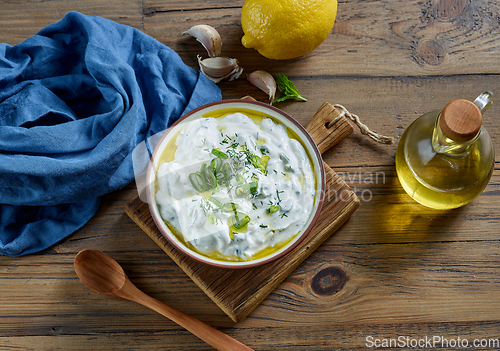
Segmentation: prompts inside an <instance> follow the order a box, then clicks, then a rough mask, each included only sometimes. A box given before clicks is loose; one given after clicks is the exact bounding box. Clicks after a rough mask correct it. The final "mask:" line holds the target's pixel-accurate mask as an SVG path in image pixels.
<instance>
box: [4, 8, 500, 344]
mask: <svg viewBox="0 0 500 351" xmlns="http://www.w3.org/2000/svg"><path fill="white" fill-rule="evenodd" d="M242 4H243V1H242V0H238V1H234V2H230V1H228V0H223V1H215V0H208V1H198V0H195V1H190V2H187V1H184V0H172V1H159V0H155V1H148V0H145V1H144V2H142V1H114V2H110V3H103V2H98V1H96V0H79V1H63V0H52V1H5V0H4V1H0V42H6V43H9V44H11V45H14V44H16V43H18V42H20V41H22V40H24V39H26V38H27V37H28V36H30V35H34V34H35V33H36V32H37V31H38V30H39V29H41V28H42V27H43V26H45V25H47V24H49V23H51V22H52V21H55V20H58V19H60V18H62V16H63V14H64V13H65V12H67V11H69V10H77V11H81V12H83V13H88V14H96V15H99V14H100V15H103V16H105V17H107V18H110V19H113V20H116V21H118V22H120V23H125V24H131V25H133V26H134V27H136V28H139V29H141V30H143V31H145V32H146V33H147V34H150V35H152V36H153V37H155V38H156V39H158V40H160V41H161V42H163V43H165V44H167V45H169V46H171V47H172V48H173V49H175V51H176V52H178V53H179V54H180V56H181V58H182V59H183V60H184V62H186V64H188V65H189V66H191V67H193V68H195V69H196V68H197V62H196V55H197V54H201V55H205V52H204V50H203V48H202V47H201V46H200V45H199V44H198V43H197V42H196V41H194V39H192V38H189V37H186V36H180V33H182V31H184V30H186V29H187V28H189V27H190V26H191V25H192V24H199V23H208V24H212V25H213V26H215V27H216V28H217V29H218V30H219V31H220V32H221V35H222V40H223V53H224V54H225V55H228V56H232V57H237V58H238V59H240V61H242V65H243V67H244V68H245V72H251V71H252V70H254V69H265V70H267V71H269V72H271V73H273V74H276V73H284V74H286V75H287V76H289V77H290V79H291V80H292V81H294V83H295V84H296V85H297V87H298V89H299V90H300V92H301V95H303V96H305V97H307V98H308V101H307V102H305V103H302V102H294V101H287V102H284V103H281V104H279V105H277V107H279V108H281V109H283V110H284V111H286V112H288V113H289V114H291V115H293V116H294V117H295V118H297V119H298V120H299V121H300V122H301V123H302V124H303V125H306V124H307V123H308V121H309V118H310V116H311V115H312V114H313V113H314V112H315V111H316V110H317V109H318V108H319V107H320V106H321V104H322V103H323V102H325V101H328V102H330V103H332V104H333V103H340V104H342V105H344V106H345V107H346V108H347V109H348V110H349V111H351V112H352V113H355V114H357V115H359V116H360V117H361V119H362V120H363V122H365V123H366V124H367V125H368V126H369V127H370V128H371V129H374V130H375V131H377V132H379V133H381V134H384V135H390V136H393V137H395V138H398V137H400V136H401V134H402V133H403V131H404V129H406V127H408V125H409V124H410V123H411V122H412V121H413V120H415V119H416V118H417V117H418V116H420V115H422V114H423V113H425V112H429V111H431V110H435V109H440V108H443V107H444V106H445V105H446V104H447V103H448V102H450V101H452V100H454V99H459V98H464V99H469V100H471V99H474V98H475V97H476V96H477V95H478V94H479V93H481V92H482V91H483V90H492V91H493V92H494V93H496V94H497V95H498V94H499V93H500V79H499V75H500V66H499V65H498V59H499V48H500V44H499V43H500V33H499V3H498V2H497V1H493V0H472V1H463V0H453V1H443V0H430V1H417V0H400V1H396V0H393V1H382V0H381V1H361V0H353V1H349V2H346V1H341V2H339V11H338V17H337V21H336V24H335V26H334V30H333V32H332V33H331V34H330V36H329V37H328V38H327V40H326V41H325V42H324V43H323V44H322V45H321V46H320V47H319V48H318V49H317V50H315V51H313V52H312V53H311V54H309V55H306V56H305V57H303V58H300V59H297V60H291V61H286V62H275V61H270V60H267V59H264V58H262V57H260V56H259V55H258V54H257V53H256V52H254V51H253V50H247V49H244V48H242V47H241V44H240V43H239V40H240V37H241V35H242V31H241V27H240V22H239V13H240V6H241V5H242ZM441 48H442V49H444V51H445V53H444V54H443V51H442V49H441ZM440 53H441V54H440ZM244 75H245V73H244ZM244 75H243V76H242V78H240V79H239V80H237V81H234V82H222V83H220V84H219V87H220V88H221V91H222V95H223V97H224V98H226V99H228V98H239V97H241V96H244V95H247V94H250V95H252V96H254V97H256V98H257V99H258V100H260V101H266V99H267V97H266V95H265V94H264V93H263V92H260V91H259V90H258V89H257V88H255V87H253V86H252V85H251V84H249V83H248V82H247V81H246V80H245V79H244ZM498 116H500V105H499V104H498V101H496V102H494V104H493V106H492V107H491V108H490V109H489V110H488V111H487V112H486V114H485V116H484V120H483V124H484V126H485V128H486V129H487V130H488V132H489V133H490V135H491V137H492V139H493V144H494V146H495V152H496V158H495V169H494V172H493V177H492V179H491V181H490V183H489V185H488V186H487V188H486V189H485V191H484V193H483V194H482V195H481V196H479V197H478V198H477V199H476V200H474V201H473V202H472V203H471V204H469V205H467V206H465V207H463V208H460V209H457V210H452V211H437V212H436V211H433V210H430V209H427V208H424V207H422V206H420V205H418V204H416V203H415V202H413V201H412V200H411V199H410V198H409V197H408V196H407V195H406V194H405V193H404V190H403V189H402V188H401V186H400V185H399V182H398V179H397V176H396V172H395V168H394V154H395V149H396V145H393V146H380V145H376V144H374V143H373V142H372V141H370V140H368V139H366V138H365V137H363V136H361V135H360V133H359V131H357V130H355V131H354V132H353V133H352V134H351V135H349V137H347V138H346V139H344V140H343V141H342V142H340V143H339V144H338V145H336V146H335V147H334V148H333V149H331V150H329V151H327V152H326V153H325V154H324V155H323V158H324V160H325V162H326V163H327V164H328V165H329V166H331V167H332V168H333V169H334V170H335V171H336V173H337V175H338V176H339V177H340V178H342V179H343V180H344V181H345V183H347V185H349V186H350V187H351V188H352V190H353V191H354V192H355V193H356V195H357V196H358V198H359V200H360V202H361V205H360V207H359V208H358V209H357V210H356V212H355V213H354V214H353V215H352V216H351V218H350V220H349V221H347V222H346V223H345V224H344V225H343V226H342V227H341V228H339V229H338V230H337V231H336V232H335V233H334V234H333V235H332V236H330V237H329V238H328V239H327V240H326V241H325V242H324V243H323V244H322V245H321V246H320V247H319V248H318V249H317V250H316V251H314V252H313V253H311V255H310V256H309V257H308V258H307V259H306V260H305V261H304V262H303V263H302V264H301V265H300V266H299V267H298V268H297V269H296V270H295V271H294V272H292V273H291V275H289V276H288V277H287V278H286V279H284V280H283V281H282V282H281V284H279V285H278V287H277V288H276V289H274V290H273V292H272V293H270V294H269V295H268V297H267V298H266V299H265V300H264V301H263V302H262V303H261V304H260V305H259V306H258V307H257V308H256V309H255V310H254V311H253V312H252V313H251V314H250V315H249V316H248V317H247V318H246V319H245V320H243V321H242V322H240V323H237V324H235V323H234V322H233V321H232V320H231V319H230V318H229V317H228V316H227V315H226V314H225V313H224V312H222V310H221V309H220V308H219V307H218V306H217V305H216V304H214V303H213V301H212V300H211V299H210V298H209V297H208V296H207V295H206V294H205V293H204V292H203V291H202V290H201V289H200V288H199V287H198V286H197V285H196V284H195V283H194V282H193V281H192V280H191V279H190V278H189V277H188V276H187V275H186V274H185V273H184V271H183V270H182V269H181V268H179V267H178V266H177V264H176V263H175V262H173V261H172V260H171V259H170V258H169V257H167V256H166V255H165V253H164V252H163V251H162V250H161V249H160V248H159V247H158V246H157V245H156V244H155V243H154V242H153V241H152V240H150V239H149V238H148V237H147V236H146V235H145V234H144V232H143V231H142V230H141V229H140V228H139V227H138V226H137V225H136V224H135V223H134V222H133V221H132V220H131V219H130V218H129V217H128V216H127V215H126V214H125V213H124V211H123V209H124V207H125V204H126V203H127V201H128V200H129V199H130V198H131V197H132V196H133V195H134V194H135V193H136V189H135V186H134V185H133V184H131V185H129V186H127V187H125V188H124V189H121V190H119V191H116V192H114V193H111V194H108V195H106V196H104V197H103V199H102V203H101V206H100V209H99V211H98V213H97V214H96V215H95V216H94V217H93V218H92V219H91V220H90V221H89V222H88V223H87V224H86V225H85V226H84V227H83V228H82V229H81V230H79V231H78V232H77V233H75V234H73V235H72V236H70V237H68V238H67V239H65V240H63V241H61V242H60V243H59V244H58V245H55V246H54V247H52V248H50V249H48V250H45V251H44V252H42V253H40V254H35V255H29V256H26V257H22V258H10V257H0V350H23V351H25V350H34V351H35V350H36V351H67V350H70V351H73V350H78V351H80V350H82V351H83V350H103V351H108V350H113V351H122V350H134V351H151V350H172V351H174V350H175V351H178V350H189V351H193V350H196V351H202V350H204V351H205V350H207V349H208V348H207V346H206V344H205V343H203V342H202V341H200V340H198V339H197V338H196V337H195V336H193V335H191V334H190V333H188V332H186V331H185V330H183V329H182V328H179V327H178V326H176V325H175V324H173V323H171V322H169V321H166V320H165V318H164V317H162V316H159V315H156V314H155V313H154V312H150V311H149V310H147V309H146V308H144V307H142V306H139V305H135V304H133V303H129V302H127V301H122V300H119V299H116V298H112V297H109V298H108V297H103V296H101V295H98V294H96V293H93V292H91V291H89V290H88V289H87V288H86V287H85V286H83V284H81V283H80V282H79V280H78V278H77V276H76V274H75V273H74V271H73V267H72V264H73V263H72V262H73V259H74V256H75V255H76V253H77V252H78V251H79V250H81V249H85V248H96V249H100V250H102V251H105V252H107V253H109V254H111V255H112V256H113V258H115V259H116V260H118V262H120V264H122V265H123V266H124V268H125V270H126V272H127V274H128V275H129V277H130V279H131V280H132V281H133V282H134V283H135V284H136V285H137V286H138V287H140V288H141V289H142V290H143V291H145V292H147V293H148V294H150V295H152V296H153V297H155V298H157V299H158V300H160V301H164V302H166V303H168V304H170V305H171V306H173V307H175V308H177V309H179V310H181V311H183V312H185V313H187V314H189V315H192V316H194V317H196V318H198V319H200V320H202V321H204V322H206V323H208V324H210V325H211V326H214V327H216V328H217V329H219V330H221V331H223V332H225V333H227V334H229V335H231V336H232V337H234V338H236V339H237V340H240V341H241V342H243V343H245V344H247V345H249V346H251V347H252V348H254V349H255V350H291V351H296V350H304V351H306V350H307V351H309V350H311V351H312V350H314V351H317V350H328V351H331V350H366V349H368V347H367V346H366V339H367V337H369V336H372V337H374V338H379V339H382V338H397V337H399V336H403V337H408V338H413V339H417V340H419V339H422V338H425V337H432V336H442V337H444V338H448V339H456V338H457V337H460V338H462V339H464V338H465V339H467V340H468V341H469V343H472V342H473V340H474V339H483V340H484V341H486V342H488V341H489V340H491V341H494V340H498V339H499V335H498V330H500V318H499V316H500V295H499V294H498V291H499V290H500V282H499V280H498V272H499V271H500V256H499V252H500V250H499V249H500V247H499V245H500V244H499V243H500V238H499V230H498V224H499V221H500V218H499V213H500V163H499V162H500V127H499V124H498ZM342 272H343V273H342ZM372 349H374V348H372ZM396 349H397V350H400V349H401V348H387V350H396ZM428 349H429V348H428ZM454 349H456V350H472V349H473V350H497V349H500V347H498V346H495V345H493V344H491V345H490V346H489V347H488V346H483V347H476V348H473V347H468V348H465V347H457V348H454Z"/></svg>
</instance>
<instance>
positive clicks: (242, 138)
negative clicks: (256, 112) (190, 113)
mask: <svg viewBox="0 0 500 351" xmlns="http://www.w3.org/2000/svg"><path fill="white" fill-rule="evenodd" d="M173 142H175V146H174V144H172V145H170V152H171V151H172V149H174V148H175V147H176V149H175V153H173V155H171V156H170V157H167V159H168V160H166V161H164V162H163V163H161V164H160V166H159V167H158V171H157V180H158V183H157V192H156V201H157V204H158V206H159V209H160V214H161V216H162V218H163V220H164V221H165V222H166V223H167V224H168V225H169V227H170V228H171V229H174V231H175V232H176V235H177V236H178V237H179V238H180V239H181V240H182V241H183V242H184V243H185V244H186V245H187V246H188V247H190V248H192V249H194V250H196V251H197V252H199V253H201V254H204V255H206V256H208V257H210V258H214V259H219V260H228V261H247V260H252V259H256V258H259V257H262V256H264V255H267V254H269V253H271V252H274V251H276V250H278V249H280V248H281V247H283V246H284V245H285V244H287V243H288V242H289V241H290V240H292V239H293V238H294V237H295V236H296V235H297V234H298V233H299V232H301V231H302V230H304V229H306V228H305V227H306V224H307V222H308V220H309V217H310V216H311V213H312V209H313V205H314V199H315V196H316V193H315V179H314V174H313V170H312V165H311V161H310V159H309V157H308V155H307V153H306V151H305V149H304V147H303V146H302V144H301V143H300V142H299V141H298V140H297V139H295V138H293V137H290V135H289V134H288V132H287V128H286V127H285V126H284V125H283V124H279V123H275V122H274V121H273V120H272V119H271V118H250V117H249V116H247V115H246V114H244V113H241V112H236V113H230V114H227V115H225V116H223V117H217V118H214V117H208V118H201V119H197V120H194V121H191V122H186V123H185V124H184V125H183V128H182V129H181V131H180V133H179V134H178V135H176V136H175V137H174V138H173ZM167 148H169V147H167ZM167 152H168V151H167Z"/></svg>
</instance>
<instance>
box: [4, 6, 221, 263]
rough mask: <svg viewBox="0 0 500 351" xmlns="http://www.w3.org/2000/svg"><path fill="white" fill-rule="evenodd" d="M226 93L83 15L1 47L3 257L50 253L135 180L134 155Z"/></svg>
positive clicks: (164, 53)
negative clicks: (105, 200) (49, 249)
mask: <svg viewBox="0 0 500 351" xmlns="http://www.w3.org/2000/svg"><path fill="white" fill-rule="evenodd" d="M220 99H221V94H220V90H219V88H218V87H217V86H216V85H215V84H213V83H212V82H210V81H209V80H208V79H207V78H205V77H204V76H203V75H202V74H200V72H199V71H196V70H194V69H192V68H190V67H188V66H186V65H185V64H184V63H183V62H182V60H181V59H180V57H179V56H178V55H177V54H176V53H175V52H174V51H173V50H171V49H170V48H168V47H167V46H165V45H163V44H162V43H160V42H158V41H157V40H155V39H153V38H151V37H150V36H148V35H146V34H144V33H142V32H141V31H139V30H137V29H134V28H132V27H129V26H125V25H121V24H118V23H115V22H113V21H110V20H107V19H104V18H100V17H93V16H86V15H83V14H81V13H78V12H70V13H68V14H67V15H66V16H65V17H64V18H63V19H62V20H61V21H59V22H56V23H53V24H51V25H49V26H47V27H45V28H44V29H42V30H41V31H40V32H39V33H38V34H37V35H35V36H33V37H30V38H28V39H26V40H25V41H23V42H22V43H20V44H18V45H15V46H10V45H7V44H0V253H1V254H3V255H9V256H20V255H25V254H29V253H34V252H38V251H41V250H43V249H45V248H47V247H50V246H51V245H53V244H54V243H57V242H58V241H60V240H61V239H63V238H65V237H67V236H68V235H70V234H72V233H73V232H75V231H76V230H77V229H79V228H81V227H82V226H83V225H84V224H85V223H86V222H87V221H88V220H89V219H90V218H91V217H92V216H93V215H94V214H95V212H96V211H97V209H98V207H99V198H100V197H101V196H102V195H104V194H107V193H109V192H112V191H114V190H116V189H119V188H121V187H123V186H125V185H126V184H128V183H130V182H131V181H133V179H134V170H133V164H132V152H133V149H134V148H135V147H136V145H138V144H139V143H141V142H142V141H144V140H146V139H147V138H149V137H151V136H153V135H155V134H157V133H159V132H162V131H164V130H166V129H167V128H168V127H169V126H170V125H171V124H172V123H173V122H174V121H175V120H176V119H177V118H178V117H180V116H181V115H183V114H184V113H186V112H188V111H190V110H192V109H194V108H196V107H198V106H200V105H203V104H205V103H208V102H212V101H216V100H220Z"/></svg>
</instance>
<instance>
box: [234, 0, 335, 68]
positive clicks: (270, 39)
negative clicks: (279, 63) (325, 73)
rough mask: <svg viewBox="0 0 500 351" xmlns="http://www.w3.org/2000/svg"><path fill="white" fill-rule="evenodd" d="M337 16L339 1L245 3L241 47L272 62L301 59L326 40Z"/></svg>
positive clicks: (249, 0)
mask: <svg viewBox="0 0 500 351" xmlns="http://www.w3.org/2000/svg"><path fill="white" fill-rule="evenodd" d="M336 15H337V0H245V3H244V4H243V8H242V9H241V26H242V27H243V32H244V36H243V37H242V38H241V43H242V44H243V46H244V47H246V48H254V49H256V50H257V51H258V52H259V53H260V54H261V55H262V56H264V57H267V58H270V59H275V60H287V59H291V58H295V57H299V56H302V55H305V54H307V53H308V52H310V51H312V50H314V49H315V48H316V47H318V46H319V45H320V44H321V43H322V42H323V41H324V40H325V39H326V37H327V36H328V34H330V32H331V31H332V28H333V24H334V22H335V16H336Z"/></svg>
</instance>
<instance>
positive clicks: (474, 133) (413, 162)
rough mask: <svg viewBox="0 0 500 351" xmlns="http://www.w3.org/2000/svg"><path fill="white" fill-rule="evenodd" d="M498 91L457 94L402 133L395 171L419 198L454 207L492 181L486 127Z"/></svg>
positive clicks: (430, 204)
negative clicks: (462, 96)
mask: <svg viewBox="0 0 500 351" xmlns="http://www.w3.org/2000/svg"><path fill="white" fill-rule="evenodd" d="M492 103H493V94H492V93H491V92H484V93H482V94H481V95H479V96H478V97H477V98H476V99H475V100H474V102H471V101H468V100H455V101H452V102H450V103H449V104H448V105H446V106H445V107H444V109H443V110H442V111H440V110H436V111H432V112H429V113H426V114H424V115H423V116H421V117H419V118H417V119H416V120H415V121H414V122H413V123H412V124H411V125H410V126H409V127H408V128H407V129H406V131H405V132H404V133H403V136H402V137H401V140H400V141H399V144H398V148H397V152H396V171H397V174H398V178H399V181H400V182H401V185H402V186H403V188H404V189H405V191H406V192H407V193H408V195H410V196H411V197H412V198H413V199H414V200H416V201H417V202H419V203H421V204H422V205H425V206H427V207H430V208H434V209H452V208H457V207H460V206H463V205H465V204H467V203H469V202H470V201H472V200H473V199H475V198H476V197H477V196H478V195H479V194H481V192H482V191H483V190H484V188H485V187H486V185H487V184H488V182H489V180H490V178H491V174H492V172H493V166H494V162H495V155H494V148H493V144H492V142H491V138H490V136H489V134H488V132H487V131H486V129H484V127H482V116H483V113H484V111H486V109H488V108H489V107H490V106H491V105H492Z"/></svg>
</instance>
